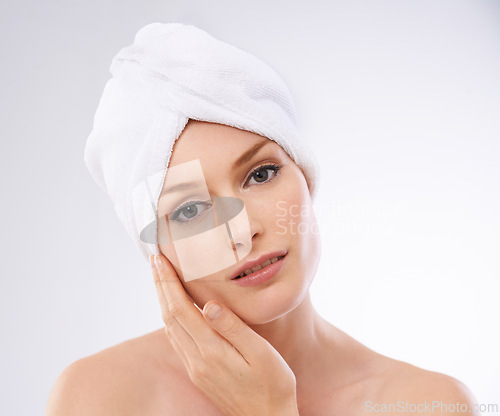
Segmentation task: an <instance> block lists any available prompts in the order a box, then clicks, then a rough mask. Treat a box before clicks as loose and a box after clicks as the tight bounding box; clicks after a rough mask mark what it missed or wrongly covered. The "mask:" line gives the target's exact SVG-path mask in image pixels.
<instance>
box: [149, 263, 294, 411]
mask: <svg viewBox="0 0 500 416" xmlns="http://www.w3.org/2000/svg"><path fill="white" fill-rule="evenodd" d="M153 257H154V256H151V257H150V259H151V266H152V269H153V276H154V280H155V286H156V290H157V294H158V299H159V301H160V305H161V310H162V317H163V321H164V322H165V332H166V334H167V338H168V339H169V341H170V342H171V344H172V346H173V348H174V349H175V351H176V352H177V354H178V355H179V357H180V358H181V359H182V361H183V362H184V365H185V366H186V369H187V371H188V374H189V377H190V378H191V381H192V382H193V384H195V385H196V386H197V387H198V388H200V389H201V390H202V391H203V392H204V393H205V394H206V395H207V396H208V397H209V398H210V399H211V400H212V402H214V404H215V405H216V406H217V407H218V408H219V409H220V410H221V411H222V413H224V414H225V415H228V416H229V415H231V416H268V415H269V416H271V415H272V416H279V415H283V416H288V415H295V416H297V415H298V414H299V413H298V408H297V398H296V382H295V375H294V374H293V372H292V370H291V369H290V367H288V365H287V363H286V362H285V360H284V359H283V358H282V357H281V355H280V354H279V353H278V352H277V351H276V350H275V349H274V348H273V346H272V345H271V344H270V343H269V342H268V341H267V340H265V339H264V338H262V337H261V336H260V335H258V334H257V333H256V332H254V331H253V330H252V329H251V328H250V327H249V326H248V325H246V324H245V323H244V322H243V321H242V320H241V319H240V318H239V317H238V316H236V315H235V314H234V313H233V312H232V311H231V310H230V309H228V308H227V307H226V306H224V305H222V304H218V303H217V302H214V301H210V302H207V303H206V304H205V307H204V308H203V312H200V309H199V308H197V307H196V306H195V305H194V304H193V302H191V301H190V298H189V296H188V295H187V293H186V291H185V290H184V288H183V286H182V284H181V282H180V280H179V277H178V275H177V273H176V271H175V269H174V268H173V266H172V265H171V263H170V262H169V260H168V259H167V258H166V257H165V256H163V255H161V254H160V255H159V256H155V257H156V267H155V261H154V259H153Z"/></svg>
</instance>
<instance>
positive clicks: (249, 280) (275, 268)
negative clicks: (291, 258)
mask: <svg viewBox="0 0 500 416" xmlns="http://www.w3.org/2000/svg"><path fill="white" fill-rule="evenodd" d="M285 259H286V255H285V256H284V257H283V258H281V259H280V260H278V261H276V262H274V263H271V264H269V265H267V266H266V267H263V268H262V269H260V270H259V271H256V272H253V273H250V274H249V275H247V276H244V277H239V278H235V279H232V282H234V283H236V284H237V285H239V286H245V287H248V286H258V285H260V284H262V283H264V282H267V281H269V280H271V279H272V278H273V277H274V276H275V275H276V274H277V273H278V272H279V271H280V270H281V269H282V267H283V265H284V263H285Z"/></svg>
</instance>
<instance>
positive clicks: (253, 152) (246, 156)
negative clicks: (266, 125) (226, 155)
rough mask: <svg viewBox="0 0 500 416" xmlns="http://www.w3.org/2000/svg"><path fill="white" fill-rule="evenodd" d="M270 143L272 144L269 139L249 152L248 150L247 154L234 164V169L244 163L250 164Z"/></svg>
mask: <svg viewBox="0 0 500 416" xmlns="http://www.w3.org/2000/svg"><path fill="white" fill-rule="evenodd" d="M268 143H271V141H270V140H268V139H264V140H263V141H261V142H259V143H257V144H255V145H254V146H252V147H251V148H250V149H249V150H247V151H246V152H245V153H243V154H242V155H241V156H240V157H239V158H238V159H237V160H236V162H234V163H233V169H236V168H237V167H238V166H239V165H241V164H242V163H245V162H248V161H249V160H250V159H251V158H252V157H253V156H254V155H255V154H256V153H257V152H258V151H259V150H260V149H261V148H262V147H263V146H265V145H266V144H268Z"/></svg>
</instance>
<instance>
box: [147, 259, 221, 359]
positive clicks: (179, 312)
mask: <svg viewBox="0 0 500 416" xmlns="http://www.w3.org/2000/svg"><path fill="white" fill-rule="evenodd" d="M156 260H157V261H158V263H157V267H156V271H154V272H153V273H156V275H157V277H155V279H158V280H159V281H160V283H161V287H162V289H163V294H164V299H165V307H164V308H163V309H162V311H163V314H164V319H163V320H164V322H165V325H166V326H167V327H168V328H167V329H169V330H171V331H172V335H173V336H175V337H176V339H177V341H178V343H179V345H180V346H181V347H182V346H183V343H182V341H183V340H186V335H187V336H189V337H190V338H191V340H192V341H194V343H195V344H196V346H197V347H198V353H199V350H201V349H203V348H204V347H206V346H207V345H210V344H211V343H212V344H213V343H214V342H216V341H217V338H216V334H215V333H214V332H213V330H212V329H210V327H209V326H207V324H206V322H205V320H204V319H203V316H202V315H201V313H200V310H199V309H198V308H197V307H196V306H195V305H194V303H193V302H191V300H190V299H189V297H188V295H187V293H186V291H185V290H184V287H183V286H182V284H181V282H180V280H179V276H178V275H177V272H176V271H175V269H174V268H173V266H172V265H171V264H170V262H169V261H168V259H167V258H165V257H164V256H163V255H161V254H160V255H159V256H156ZM176 323H177V324H178V326H177V325H176ZM181 328H182V329H184V332H185V334H183V333H182V331H180V329H181ZM177 336H179V338H180V337H182V339H179V338H177ZM186 342H187V341H186Z"/></svg>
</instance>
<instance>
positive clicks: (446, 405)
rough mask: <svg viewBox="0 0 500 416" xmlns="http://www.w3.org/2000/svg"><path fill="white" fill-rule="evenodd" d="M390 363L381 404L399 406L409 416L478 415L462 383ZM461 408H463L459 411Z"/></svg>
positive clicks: (406, 365)
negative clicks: (431, 415) (427, 415)
mask: <svg viewBox="0 0 500 416" xmlns="http://www.w3.org/2000/svg"><path fill="white" fill-rule="evenodd" d="M388 360H389V361H388V363H389V364H388V365H387V367H386V371H385V372H384V376H383V383H381V386H380V390H379V394H378V396H379V402H380V403H386V404H387V403H394V404H395V405H396V406H397V405H398V404H399V410H401V409H402V408H403V407H404V408H405V410H406V413H407V414H419V415H424V414H431V413H432V414H434V415H436V414H437V415H443V416H444V415H452V414H457V413H464V412H467V413H469V412H470V413H469V414H471V415H477V414H479V413H476V412H475V411H474V408H473V407H474V404H475V403H477V400H476V398H475V397H474V395H473V393H472V392H471V391H470V389H469V388H468V387H467V386H466V385H465V384H464V383H462V382H461V381H460V380H458V379H456V378H454V377H451V376H449V375H446V374H443V373H439V372H435V371H429V370H425V369H422V368H419V367H416V366H413V365H411V364H408V363H405V362H402V361H398V360H393V359H388ZM458 405H459V406H460V407H461V408H457V406H458ZM433 406H434V407H433ZM412 410H413V411H412ZM400 413H401V412H400ZM403 414H405V412H403Z"/></svg>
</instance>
